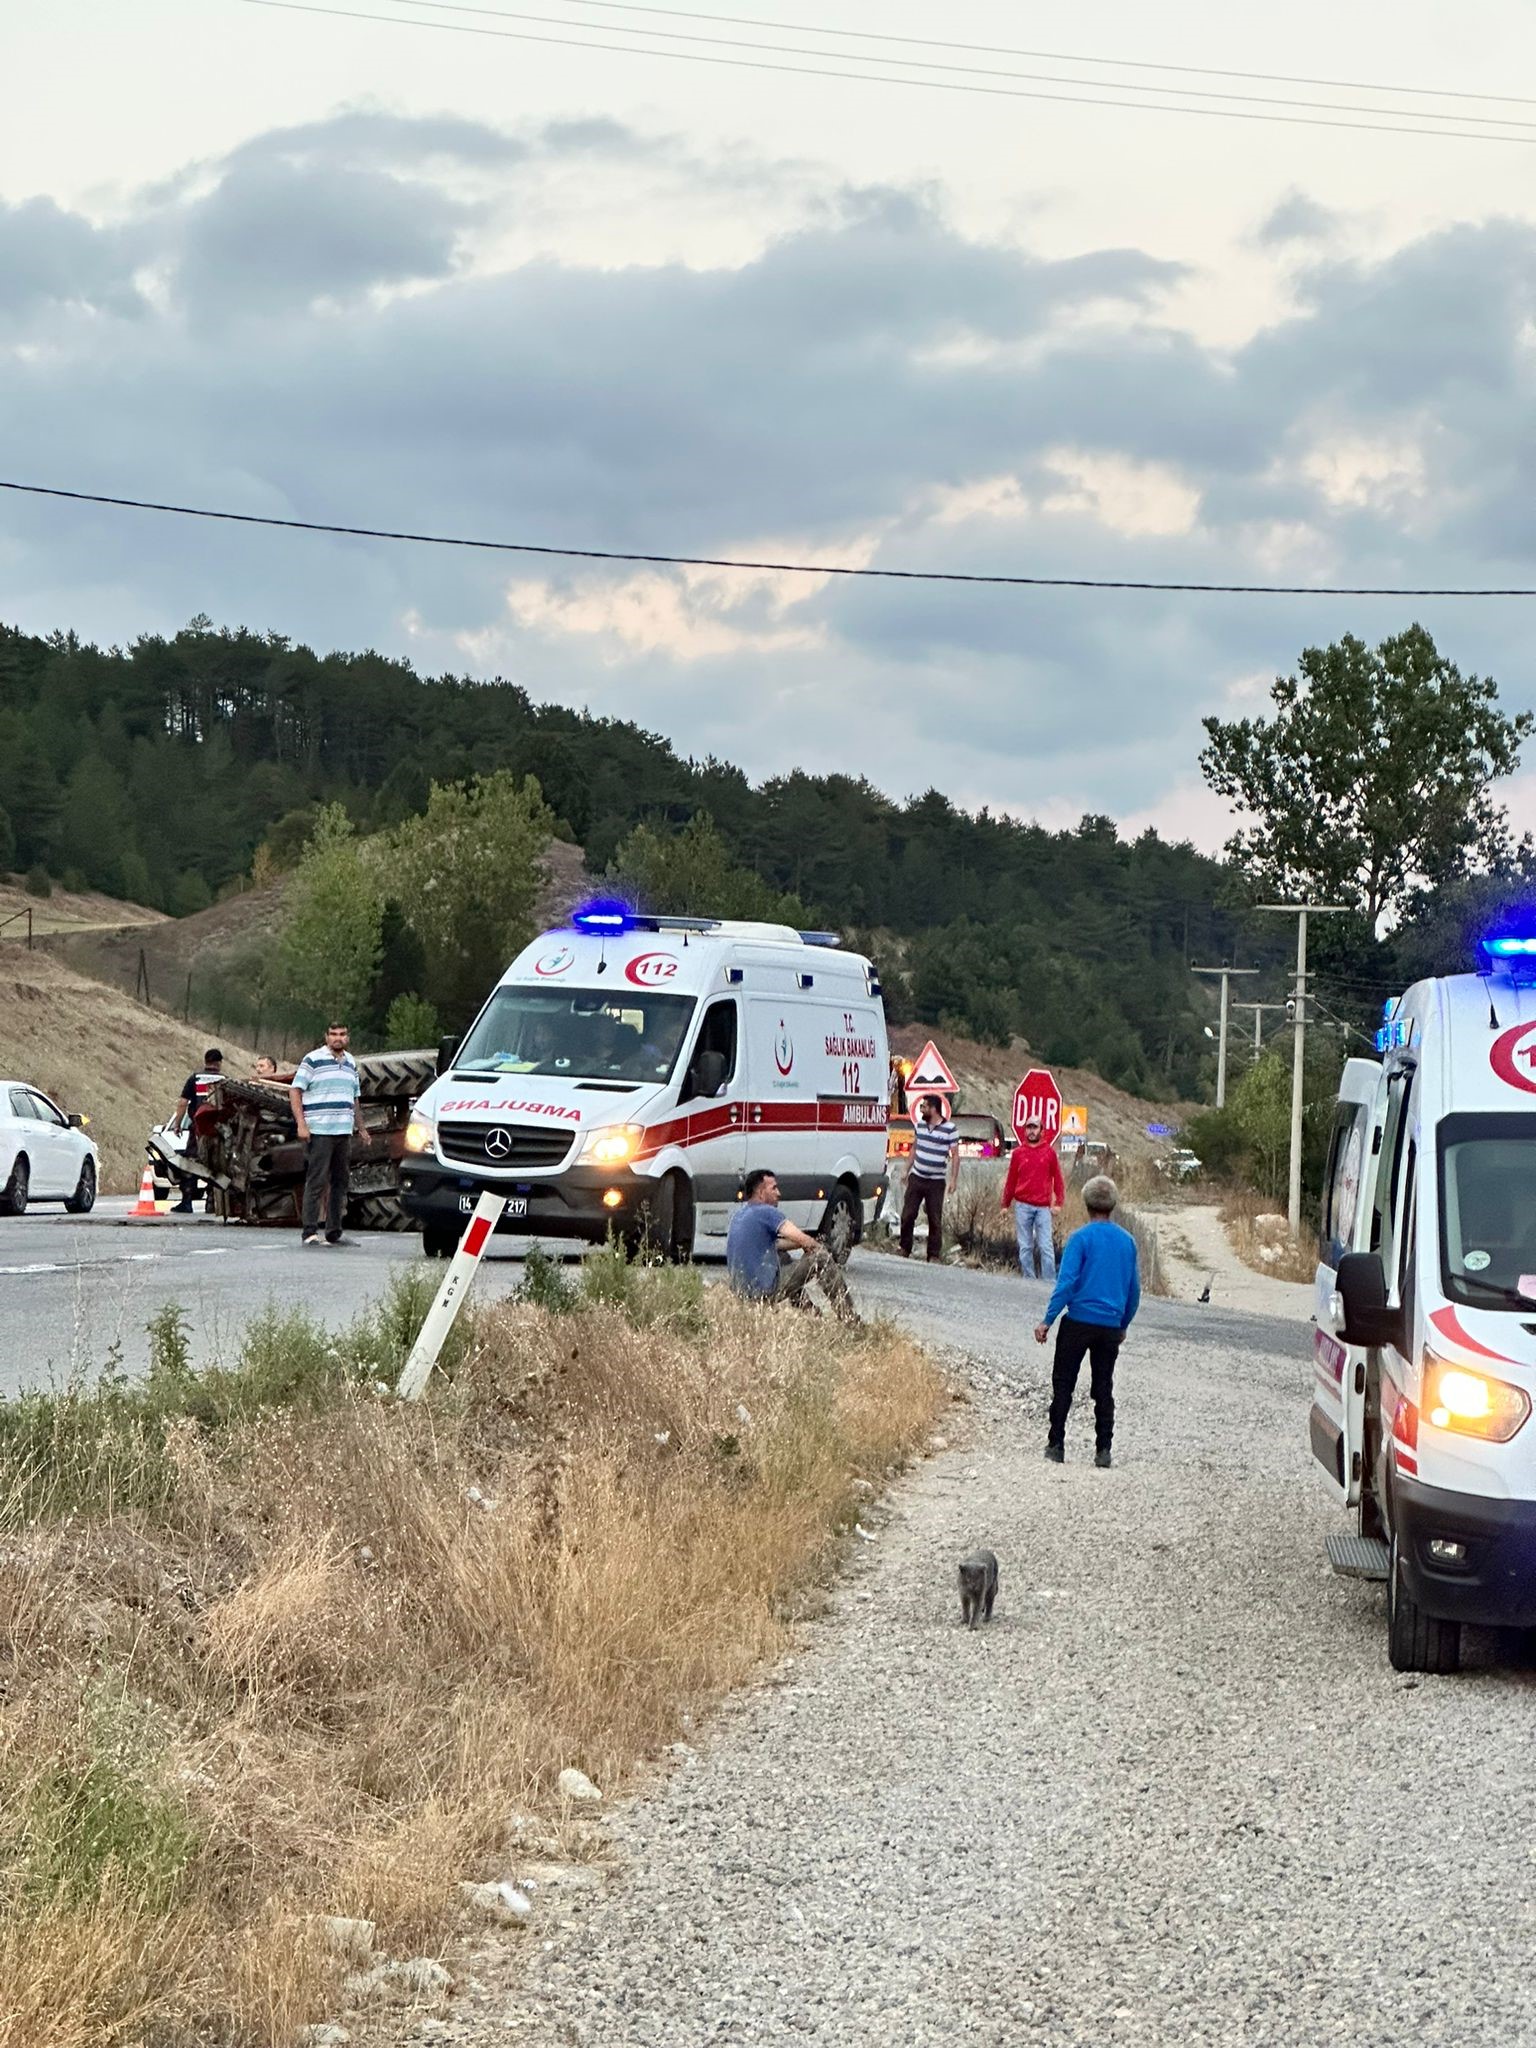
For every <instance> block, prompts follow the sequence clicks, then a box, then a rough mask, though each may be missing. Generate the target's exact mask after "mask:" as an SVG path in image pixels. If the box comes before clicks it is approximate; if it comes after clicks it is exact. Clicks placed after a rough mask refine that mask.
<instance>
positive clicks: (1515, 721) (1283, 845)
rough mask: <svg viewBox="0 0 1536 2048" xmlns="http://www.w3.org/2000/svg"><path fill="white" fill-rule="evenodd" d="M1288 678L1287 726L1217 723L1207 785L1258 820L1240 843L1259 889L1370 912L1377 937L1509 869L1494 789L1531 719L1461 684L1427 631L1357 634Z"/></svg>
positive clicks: (1280, 697) (1312, 652)
mask: <svg viewBox="0 0 1536 2048" xmlns="http://www.w3.org/2000/svg"><path fill="white" fill-rule="evenodd" d="M1298 667H1299V671H1300V674H1299V678H1298V677H1297V676H1291V677H1283V676H1282V677H1277V678H1276V680H1275V684H1274V687H1273V689H1272V690H1271V691H1270V698H1271V701H1272V702H1273V704H1274V706H1275V716H1274V717H1273V718H1270V719H1263V718H1251V719H1250V718H1244V719H1237V720H1233V721H1232V722H1230V723H1227V722H1224V721H1223V720H1221V719H1219V718H1207V719H1205V720H1204V721H1203V723H1204V726H1205V730H1206V732H1207V734H1208V735H1209V744H1208V745H1207V746H1206V747H1205V749H1204V751H1203V752H1202V753H1201V756H1200V767H1201V770H1202V772H1203V773H1204V775H1205V779H1206V781H1207V782H1208V783H1209V784H1210V786H1211V788H1212V789H1213V790H1214V791H1215V792H1216V794H1217V795H1218V796H1224V797H1226V798H1227V800H1228V801H1229V802H1230V803H1231V804H1232V805H1233V806H1234V808H1235V809H1236V810H1237V811H1238V812H1239V813H1240V814H1242V815H1244V816H1246V817H1247V818H1249V819H1251V820H1252V821H1253V822H1252V824H1250V825H1248V826H1246V827H1244V828H1243V829H1241V830H1239V831H1238V832H1237V833H1236V834H1235V836H1234V837H1233V838H1232V839H1231V840H1230V841H1229V842H1228V846H1227V852H1228V854H1229V855H1230V856H1232V858H1234V859H1235V860H1238V861H1240V862H1241V863H1242V864H1243V866H1244V867H1245V868H1246V869H1247V871H1248V873H1249V875H1250V877H1251V878H1252V880H1253V881H1254V882H1255V883H1256V884H1257V885H1258V886H1259V887H1261V888H1263V889H1267V890H1271V891H1273V892H1275V893H1276V894H1278V895H1284V896H1303V895H1312V896H1314V897H1317V898H1320V899H1322V900H1324V901H1327V902H1333V903H1343V904H1346V905H1348V906H1349V907H1350V908H1351V909H1354V910H1358V911H1359V912H1360V913H1361V915H1362V917H1363V918H1364V919H1365V920H1366V922H1367V923H1368V924H1369V925H1370V927H1371V928H1372V929H1373V930H1374V929H1376V928H1377V927H1378V926H1379V925H1380V924H1381V923H1382V922H1383V920H1385V921H1388V922H1391V921H1394V920H1395V919H1396V918H1398V917H1400V916H1402V915H1403V913H1404V912H1405V911H1407V910H1408V909H1409V908H1410V906H1411V905H1412V904H1413V903H1414V902H1415V901H1416V900H1417V899H1418V898H1420V897H1421V896H1423V895H1425V894H1427V893H1429V892H1431V891H1433V890H1436V889H1440V888H1443V887H1444V886H1445V885H1446V884H1447V883H1449V882H1453V881H1455V880H1457V879H1458V878H1460V877H1462V876H1464V875H1467V874H1469V873H1474V872H1476V871H1478V870H1479V869H1483V868H1489V867H1496V866H1498V865H1499V864H1500V862H1501V861H1503V860H1504V859H1506V858H1507V857H1508V853H1509V845H1510V842H1509V828H1508V822H1507V819H1506V817H1505V813H1504V811H1503V809H1502V807H1501V806H1500V805H1499V804H1497V803H1496V802H1495V801H1494V798H1493V795H1492V789H1491V785H1492V784H1493V783H1494V781H1495V780H1496V779H1497V778H1498V777H1500V776H1504V775H1509V774H1511V773H1513V771H1514V769H1515V766H1516V764H1517V762H1518V760H1519V756H1520V745H1521V742H1522V741H1523V740H1524V739H1525V738H1526V737H1527V735H1528V734H1529V733H1530V731H1531V728H1532V725H1533V724H1536V720H1533V718H1532V715H1531V714H1530V713H1529V712H1525V711H1522V712H1519V713H1518V714H1517V715H1516V716H1515V717H1513V718H1506V717H1505V716H1504V714H1503V713H1502V712H1501V711H1500V710H1499V709H1498V686H1497V684H1495V683H1494V681H1493V679H1492V678H1491V677H1482V676H1463V675H1462V674H1461V672H1460V670H1459V669H1457V668H1456V667H1455V665H1454V664H1453V663H1452V662H1449V661H1447V660H1446V659H1445V658H1444V657H1443V656H1442V655H1441V654H1440V653H1439V652H1438V651H1437V650H1436V647H1435V643H1434V641H1433V640H1432V639H1431V638H1430V636H1429V634H1428V633H1426V632H1425V631H1424V629H1423V627H1422V626H1410V627H1409V629H1408V630H1407V632H1406V633H1399V634H1396V635H1395V636H1394V637H1393V638H1391V639H1388V640H1383V641H1382V643H1381V645H1380V646H1379V647H1376V648H1369V647H1367V646H1366V645H1365V643H1364V642H1363V641H1361V640H1357V639H1355V638H1354V637H1353V635H1351V634H1346V635H1345V636H1344V638H1343V639H1342V640H1337V641H1335V642H1334V643H1333V645H1332V646H1331V647H1323V648H1318V647H1308V648H1306V649H1305V650H1304V651H1303V653H1302V656H1301V660H1300V663H1299V664H1298Z"/></svg>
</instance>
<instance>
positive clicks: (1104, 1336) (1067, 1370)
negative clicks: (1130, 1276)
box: [1050, 1316, 1125, 1451]
mask: <svg viewBox="0 0 1536 2048" xmlns="http://www.w3.org/2000/svg"><path fill="white" fill-rule="evenodd" d="M1124 1341H1125V1332H1124V1330H1111V1329H1108V1328H1107V1327H1106V1326H1105V1325H1104V1324H1103V1323H1075V1322H1073V1320H1072V1318H1071V1317H1070V1316H1063V1317H1062V1319H1061V1321H1060V1323H1058V1324H1057V1326H1056V1363H1055V1365H1054V1367H1053V1368H1052V1371H1051V1424H1050V1441H1051V1442H1052V1443H1053V1444H1059V1443H1062V1442H1063V1441H1064V1440H1065V1438H1066V1434H1067V1410H1068V1409H1069V1408H1070V1407H1071V1406H1072V1396H1073V1394H1074V1393H1075V1392H1076V1390H1077V1375H1078V1372H1079V1371H1080V1370H1081V1367H1082V1363H1083V1357H1084V1354H1086V1355H1087V1358H1088V1368H1089V1374H1090V1384H1091V1386H1092V1388H1093V1435H1094V1448H1095V1450H1100V1451H1107V1450H1108V1449H1109V1447H1110V1440H1111V1438H1112V1437H1113V1436H1114V1433H1115V1360H1116V1359H1117V1358H1118V1357H1119V1356H1120V1346H1121V1344H1122V1343H1123V1342H1124Z"/></svg>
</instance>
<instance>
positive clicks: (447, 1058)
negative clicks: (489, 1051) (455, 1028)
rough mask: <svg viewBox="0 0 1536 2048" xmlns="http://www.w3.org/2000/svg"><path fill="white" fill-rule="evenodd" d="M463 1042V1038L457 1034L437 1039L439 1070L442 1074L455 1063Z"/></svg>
mask: <svg viewBox="0 0 1536 2048" xmlns="http://www.w3.org/2000/svg"><path fill="white" fill-rule="evenodd" d="M463 1043H464V1041H463V1039H462V1038H460V1037H458V1036H457V1035H456V1034H450V1035H449V1036H448V1037H447V1038H440V1039H439V1040H438V1041H437V1071H438V1072H439V1073H440V1074H446V1073H447V1071H448V1069H449V1068H450V1067H451V1066H452V1065H453V1063H454V1061H455V1060H456V1059H457V1058H458V1056H459V1047H460V1046H461V1045H462V1044H463Z"/></svg>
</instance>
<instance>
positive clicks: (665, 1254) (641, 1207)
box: [624, 1173, 678, 1260]
mask: <svg viewBox="0 0 1536 2048" xmlns="http://www.w3.org/2000/svg"><path fill="white" fill-rule="evenodd" d="M677 1211H678V1200H677V1175H676V1174H675V1173H669V1174H666V1175H665V1176H664V1177H663V1178H662V1179H661V1180H660V1181H659V1182H658V1183H657V1184H656V1186H655V1187H654V1188H653V1189H652V1190H651V1192H650V1193H649V1194H646V1195H642V1196H641V1198H640V1200H639V1202H638V1203H637V1204H636V1206H635V1213H634V1215H633V1217H632V1218H631V1219H630V1222H629V1225H628V1228H627V1229H626V1230H625V1232H624V1249H625V1250H626V1251H627V1252H628V1253H629V1256H630V1257H631V1258H632V1259H666V1260H673V1259H675V1258H676V1257H677V1253H676V1250H675V1245H676V1242H677V1221H678V1217H677Z"/></svg>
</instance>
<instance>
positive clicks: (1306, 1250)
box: [1221, 1188, 1317, 1284]
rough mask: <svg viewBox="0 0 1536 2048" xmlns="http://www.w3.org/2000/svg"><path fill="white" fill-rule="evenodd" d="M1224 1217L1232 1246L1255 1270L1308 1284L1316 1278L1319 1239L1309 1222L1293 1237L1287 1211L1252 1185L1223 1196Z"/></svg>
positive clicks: (1222, 1215)
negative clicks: (1286, 1215)
mask: <svg viewBox="0 0 1536 2048" xmlns="http://www.w3.org/2000/svg"><path fill="white" fill-rule="evenodd" d="M1221 1220H1222V1222H1223V1223H1224V1224H1225V1225H1226V1231H1227V1237H1228V1239H1229V1240H1230V1242H1231V1245H1232V1249H1233V1250H1234V1251H1235V1252H1236V1253H1237V1255H1238V1257H1239V1258H1240V1259H1241V1260H1242V1262H1243V1264H1244V1265H1245V1266H1251V1267H1252V1268H1253V1270H1254V1272H1255V1273H1267V1274H1268V1275H1269V1276H1270V1278H1271V1279H1272V1280H1300V1281H1305V1282H1307V1283H1308V1284H1310V1283H1311V1282H1312V1281H1313V1280H1315V1279H1316V1277H1317V1239H1316V1238H1315V1236H1314V1235H1313V1234H1312V1232H1311V1231H1310V1230H1308V1229H1307V1227H1306V1225H1305V1224H1303V1225H1302V1230H1301V1235H1300V1236H1299V1237H1292V1235H1291V1230H1290V1224H1289V1223H1288V1222H1287V1220H1286V1217H1285V1214H1284V1212H1283V1211H1282V1210H1280V1209H1277V1208H1276V1206H1275V1204H1274V1203H1273V1202H1272V1201H1270V1200H1269V1198H1268V1197H1267V1196H1265V1195H1260V1194H1256V1193H1255V1192H1254V1190H1253V1189H1252V1188H1229V1189H1228V1190H1227V1192H1226V1194H1225V1195H1224V1196H1223V1197H1222V1202H1221Z"/></svg>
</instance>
